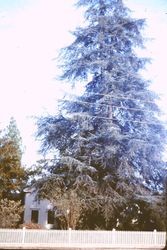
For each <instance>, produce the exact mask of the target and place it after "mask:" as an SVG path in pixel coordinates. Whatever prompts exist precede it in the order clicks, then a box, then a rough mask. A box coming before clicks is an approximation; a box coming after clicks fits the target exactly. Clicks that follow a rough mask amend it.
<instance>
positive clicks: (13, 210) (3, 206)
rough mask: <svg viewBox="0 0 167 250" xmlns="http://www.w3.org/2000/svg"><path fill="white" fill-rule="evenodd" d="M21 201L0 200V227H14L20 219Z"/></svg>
mask: <svg viewBox="0 0 167 250" xmlns="http://www.w3.org/2000/svg"><path fill="white" fill-rule="evenodd" d="M22 212H23V206H21V201H13V200H8V199H1V200H0V228H16V227H17V226H18V224H19V222H20V220H21V214H22Z"/></svg>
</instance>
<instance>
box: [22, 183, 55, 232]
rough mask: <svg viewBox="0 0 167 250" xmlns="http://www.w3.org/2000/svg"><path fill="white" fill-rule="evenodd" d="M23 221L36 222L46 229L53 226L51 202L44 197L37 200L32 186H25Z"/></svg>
mask: <svg viewBox="0 0 167 250" xmlns="http://www.w3.org/2000/svg"><path fill="white" fill-rule="evenodd" d="M24 192H25V208H24V223H31V222H33V223H37V224H39V225H41V226H42V227H44V228H46V229H51V228H53V223H54V214H53V206H52V204H51V203H50V202H49V201H48V200H46V199H44V200H39V199H38V198H37V196H36V192H35V190H34V189H33V188H26V189H25V190H24Z"/></svg>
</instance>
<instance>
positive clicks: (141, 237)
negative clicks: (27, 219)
mask: <svg viewBox="0 0 167 250" xmlns="http://www.w3.org/2000/svg"><path fill="white" fill-rule="evenodd" d="M165 241H166V233H165V232H157V231H156V230H154V231H153V232H144V231H142V232H139V231H116V230H112V231H100V230H99V231H81V230H71V229H69V230H32V229H31V230H28V229H0V248H1V249H2V248H3V247H4V248H5V247H6V248H7V247H16V246H17V247H20V248H24V247H25V248H26V247H27V246H28V247H31V246H32V247H33V248H34V247H36V248H40V247H48V246H49V248H52V247H53V248H54V247H67V248H68V247H71V248H110V249H112V248H120V247H121V249H124V248H126V249H133V248H135V249H136V248H140V249H142V248H150V249H162V248H163V247H164V246H165Z"/></svg>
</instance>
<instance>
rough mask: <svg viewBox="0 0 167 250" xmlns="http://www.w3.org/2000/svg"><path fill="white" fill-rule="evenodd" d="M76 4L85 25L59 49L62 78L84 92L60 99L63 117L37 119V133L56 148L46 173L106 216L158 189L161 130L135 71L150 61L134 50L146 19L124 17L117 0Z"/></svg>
mask: <svg viewBox="0 0 167 250" xmlns="http://www.w3.org/2000/svg"><path fill="white" fill-rule="evenodd" d="M77 5H78V6H84V7H86V8H87V9H86V11H85V19H86V20H87V23H88V25H87V26H86V27H84V28H78V29H76V31H75V32H74V33H73V34H74V36H75V40H74V42H73V43H72V44H71V45H70V46H69V47H67V48H65V49H63V50H62V54H61V56H62V58H63V65H62V69H63V74H62V76H61V78H62V79H63V80H64V79H65V80H69V81H71V82H72V84H77V83H78V82H80V81H83V80H84V81H85V83H86V84H85V92H84V94H83V95H82V96H80V97H76V98H75V99H74V98H73V99H71V98H70V99H69V100H63V101H62V106H61V107H62V110H63V114H64V115H62V114H60V115H59V116H55V117H54V116H52V117H43V118H41V119H39V121H38V136H39V137H40V138H41V140H42V143H43V146H42V148H43V151H49V150H51V149H52V150H53V149H55V150H58V152H59V153H58V157H57V159H54V161H53V162H54V164H53V165H52V167H51V174H56V175H57V174H58V175H61V177H62V179H63V180H64V182H65V183H66V185H67V188H75V189H76V190H77V192H80V193H81V194H82V195H83V193H84V194H85V192H86V193H87V197H89V200H91V198H90V197H94V198H96V199H97V201H98V202H97V203H99V204H100V205H101V207H102V211H103V213H104V217H105V218H107V219H108V218H110V217H111V216H112V214H113V211H114V209H116V208H118V207H121V206H124V205H125V204H127V201H128V200H131V199H134V200H138V199H143V200H145V201H147V202H148V201H149V197H150V196H151V195H152V194H153V193H154V192H157V191H158V192H159V191H160V190H162V189H163V174H164V162H163V160H162V153H163V151H164V147H165V143H166V132H165V129H164V126H163V125H162V123H161V122H160V120H159V118H158V114H159V108H158V106H157V105H156V103H155V100H156V99H157V96H156V95H155V93H153V92H151V91H150V90H149V88H148V87H149V82H148V81H146V80H145V79H143V78H142V77H141V73H140V70H141V69H143V68H144V67H145V63H146V62H147V61H149V60H148V59H147V58H139V57H138V56H137V55H136V53H135V48H136V47H141V48H143V47H144V45H143V38H142V35H141V30H142V28H143V26H144V23H145V20H143V19H134V18H131V17H130V15H129V13H130V11H129V10H128V9H127V8H126V7H125V6H124V4H123V2H122V1H121V0H80V1H78V3H77ZM85 187H89V189H88V188H87V190H86V191H85ZM82 190H84V192H82ZM88 193H89V195H88Z"/></svg>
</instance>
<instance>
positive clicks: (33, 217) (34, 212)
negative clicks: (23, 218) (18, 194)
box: [31, 210, 39, 223]
mask: <svg viewBox="0 0 167 250" xmlns="http://www.w3.org/2000/svg"><path fill="white" fill-rule="evenodd" d="M38 216H39V211H38V210H32V212H31V221H32V222H33V223H38Z"/></svg>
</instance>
